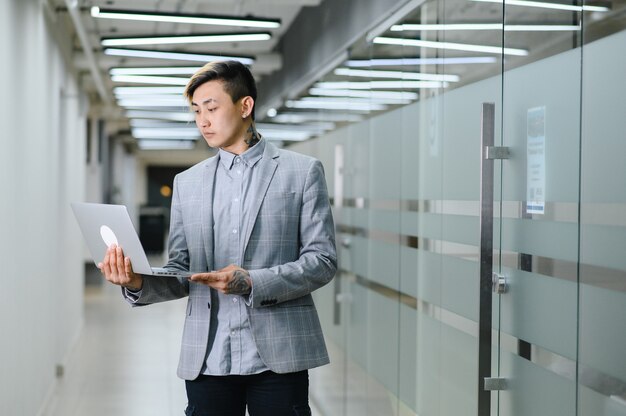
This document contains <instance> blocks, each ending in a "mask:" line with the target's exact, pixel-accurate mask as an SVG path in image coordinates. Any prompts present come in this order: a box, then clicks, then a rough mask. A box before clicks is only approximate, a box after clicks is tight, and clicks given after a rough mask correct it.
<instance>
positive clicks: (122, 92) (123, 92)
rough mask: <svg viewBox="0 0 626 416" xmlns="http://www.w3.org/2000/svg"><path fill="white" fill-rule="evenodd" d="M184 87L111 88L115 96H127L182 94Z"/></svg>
mask: <svg viewBox="0 0 626 416" xmlns="http://www.w3.org/2000/svg"><path fill="white" fill-rule="evenodd" d="M184 91H185V88H183V87H115V88H113V94H115V96H116V97H127V96H136V95H149V94H171V95H174V94H178V95H181V96H182V95H183V92H184Z"/></svg>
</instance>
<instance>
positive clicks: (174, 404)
mask: <svg viewBox="0 0 626 416" xmlns="http://www.w3.org/2000/svg"><path fill="white" fill-rule="evenodd" d="M185 305H186V301H185V300H179V301H173V302H166V303H162V304H157V305H151V306H149V307H144V308H131V307H130V306H128V305H127V304H126V302H125V301H124V300H123V299H122V297H121V294H120V291H119V288H117V287H114V286H112V285H108V284H105V285H93V286H87V289H86V293H85V323H84V327H83V331H82V335H81V337H80V339H79V341H78V343H77V345H76V347H75V350H74V351H73V352H72V353H71V358H70V360H69V362H68V363H67V366H66V368H65V371H64V375H63V377H61V378H59V383H58V385H57V388H56V389H55V391H54V393H53V396H52V397H51V399H50V400H49V402H48V405H47V406H46V409H45V410H44V411H43V413H42V414H41V416H79V415H80V416H84V415H89V416H131V415H132V416H174V415H183V414H184V409H185V405H186V402H187V400H186V396H185V388H184V383H183V381H182V380H180V379H179V378H177V377H176V366H177V362H178V353H179V347H180V336H181V333H182V325H183V320H184V316H185V315H184V314H185ZM312 405H313V404H312ZM312 411H313V416H320V415H321V413H319V411H318V410H316V409H315V408H312Z"/></svg>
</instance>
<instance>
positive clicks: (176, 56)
mask: <svg viewBox="0 0 626 416" xmlns="http://www.w3.org/2000/svg"><path fill="white" fill-rule="evenodd" d="M104 54H105V55H111V56H128V57H133V58H152V59H172V60H178V61H199V62H211V61H223V60H233V61H239V62H241V63H242V64H244V65H252V64H253V63H254V59H253V58H249V57H245V56H223V55H207V54H200V53H183V52H166V51H150V50H143V49H121V48H106V49H104Z"/></svg>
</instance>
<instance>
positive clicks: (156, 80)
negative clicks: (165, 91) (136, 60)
mask: <svg viewBox="0 0 626 416" xmlns="http://www.w3.org/2000/svg"><path fill="white" fill-rule="evenodd" d="M111 81H113V82H120V83H124V82H125V83H138V84H157V85H158V84H162V85H187V83H188V82H189V79H187V78H178V77H157V76H148V75H113V76H112V77H111Z"/></svg>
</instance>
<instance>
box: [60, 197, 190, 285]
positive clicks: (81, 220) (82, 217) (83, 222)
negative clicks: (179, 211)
mask: <svg viewBox="0 0 626 416" xmlns="http://www.w3.org/2000/svg"><path fill="white" fill-rule="evenodd" d="M71 205H72V210H73V211H74V216H75V217H76V220H77V221H78V225H79V226H80V230H81V231H82V233H83V237H84V238H85V241H86V242H87V246H88V247H89V251H90V252H91V256H92V257H93V260H94V263H95V264H96V266H97V265H98V263H100V262H101V261H102V260H103V259H104V255H105V254H106V251H107V248H108V247H109V246H110V245H111V244H116V245H117V246H119V247H122V249H123V250H124V256H127V257H130V261H131V264H132V265H133V271H134V272H135V273H139V274H146V275H151V276H169V277H188V276H191V275H192V273H189V272H181V271H176V270H167V269H164V268H162V267H150V263H149V262H148V257H147V256H146V252H145V250H144V249H143V247H142V245H141V242H140V241H139V236H138V235H137V232H136V231H135V227H134V226H133V223H132V221H131V219H130V215H128V210H127V209H126V207H125V206H124V205H109V204H92V203H87V202H73V203H72V204H71Z"/></svg>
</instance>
